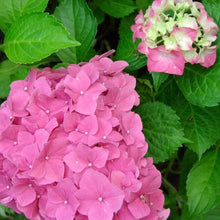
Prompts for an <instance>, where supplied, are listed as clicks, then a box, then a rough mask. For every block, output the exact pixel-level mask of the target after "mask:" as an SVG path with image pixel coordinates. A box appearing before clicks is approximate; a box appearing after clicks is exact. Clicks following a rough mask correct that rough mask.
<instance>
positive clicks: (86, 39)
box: [54, 0, 97, 63]
mask: <svg viewBox="0 0 220 220" xmlns="http://www.w3.org/2000/svg"><path fill="white" fill-rule="evenodd" d="M54 15H55V17H56V18H57V19H58V20H59V21H60V22H61V23H62V24H63V25H64V26H65V27H66V28H67V30H68V31H69V32H70V35H71V37H72V38H73V39H76V40H77V41H79V42H80V43H81V46H79V47H77V48H75V47H70V48H67V49H64V50H61V51H59V52H58V53H57V55H58V56H59V57H60V59H61V60H62V61H63V62H65V63H78V62H80V61H84V58H85V57H86V55H87V53H88V51H89V49H90V48H91V45H92V42H93V40H94V38H95V35H96V32H97V23H96V18H95V17H94V15H93V13H92V11H91V9H90V8H89V7H88V5H87V3H86V1H84V0H64V1H62V2H61V3H60V5H59V6H58V7H57V8H56V10H55V12H54Z"/></svg>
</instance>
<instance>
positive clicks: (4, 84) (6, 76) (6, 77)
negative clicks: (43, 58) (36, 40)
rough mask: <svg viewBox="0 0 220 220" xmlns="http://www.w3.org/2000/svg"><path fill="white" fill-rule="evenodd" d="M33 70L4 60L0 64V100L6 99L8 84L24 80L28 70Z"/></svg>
mask: <svg viewBox="0 0 220 220" xmlns="http://www.w3.org/2000/svg"><path fill="white" fill-rule="evenodd" d="M31 68H33V65H32V66H28V65H21V64H16V63H13V62H11V61H9V60H4V61H3V62H1V63H0V98H6V97H7V96H8V93H9V91H10V83H11V82H12V81H13V80H14V77H16V79H17V80H18V79H24V78H25V77H26V76H27V74H28V72H29V70H30V69H31Z"/></svg>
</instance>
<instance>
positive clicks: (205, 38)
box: [131, 0, 218, 75]
mask: <svg viewBox="0 0 220 220" xmlns="http://www.w3.org/2000/svg"><path fill="white" fill-rule="evenodd" d="M131 29H132V31H133V32H134V34H133V40H134V41H135V40H136V39H137V38H140V39H141V43H140V44H139V46H138V50H139V51H140V52H141V53H143V54H145V55H146V56H147V57H148V60H147V67H148V70H149V72H165V73H169V74H176V75H182V74H183V72H184V66H185V63H186V62H189V63H191V64H196V63H198V64H201V65H202V66H204V67H207V68H208V67H210V66H212V65H213V64H214V63H215V60H216V49H217V46H216V45H213V42H214V41H215V40H216V39H217V36H216V35H217V32H218V26H217V25H216V24H215V22H214V21H213V19H212V18H211V17H210V16H209V15H208V13H207V12H206V10H205V8H204V6H203V5H202V4H201V3H200V2H193V1H192V0H187V1H180V0H155V1H154V2H153V4H152V6H149V7H148V9H147V10H146V12H145V13H144V14H143V11H142V10H141V11H140V13H139V14H138V15H137V16H136V18H135V24H134V25H132V26H131Z"/></svg>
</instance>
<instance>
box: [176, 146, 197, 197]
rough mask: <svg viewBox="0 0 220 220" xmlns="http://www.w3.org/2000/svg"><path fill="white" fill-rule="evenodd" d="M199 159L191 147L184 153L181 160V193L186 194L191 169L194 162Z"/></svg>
mask: <svg viewBox="0 0 220 220" xmlns="http://www.w3.org/2000/svg"><path fill="white" fill-rule="evenodd" d="M197 160H198V156H197V155H196V153H194V152H192V151H191V150H189V149H186V151H185V153H184V157H183V160H182V161H181V164H180V167H181V173H180V184H179V193H181V194H182V195H184V196H185V195H186V180H187V176H188V173H189V171H190V170H191V168H192V167H193V165H194V163H195V162H196V161H197Z"/></svg>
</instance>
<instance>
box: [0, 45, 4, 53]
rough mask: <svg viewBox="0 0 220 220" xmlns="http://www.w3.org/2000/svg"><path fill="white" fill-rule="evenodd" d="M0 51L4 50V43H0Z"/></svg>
mask: <svg viewBox="0 0 220 220" xmlns="http://www.w3.org/2000/svg"><path fill="white" fill-rule="evenodd" d="M0 51H2V52H5V51H4V44H1V45H0Z"/></svg>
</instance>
